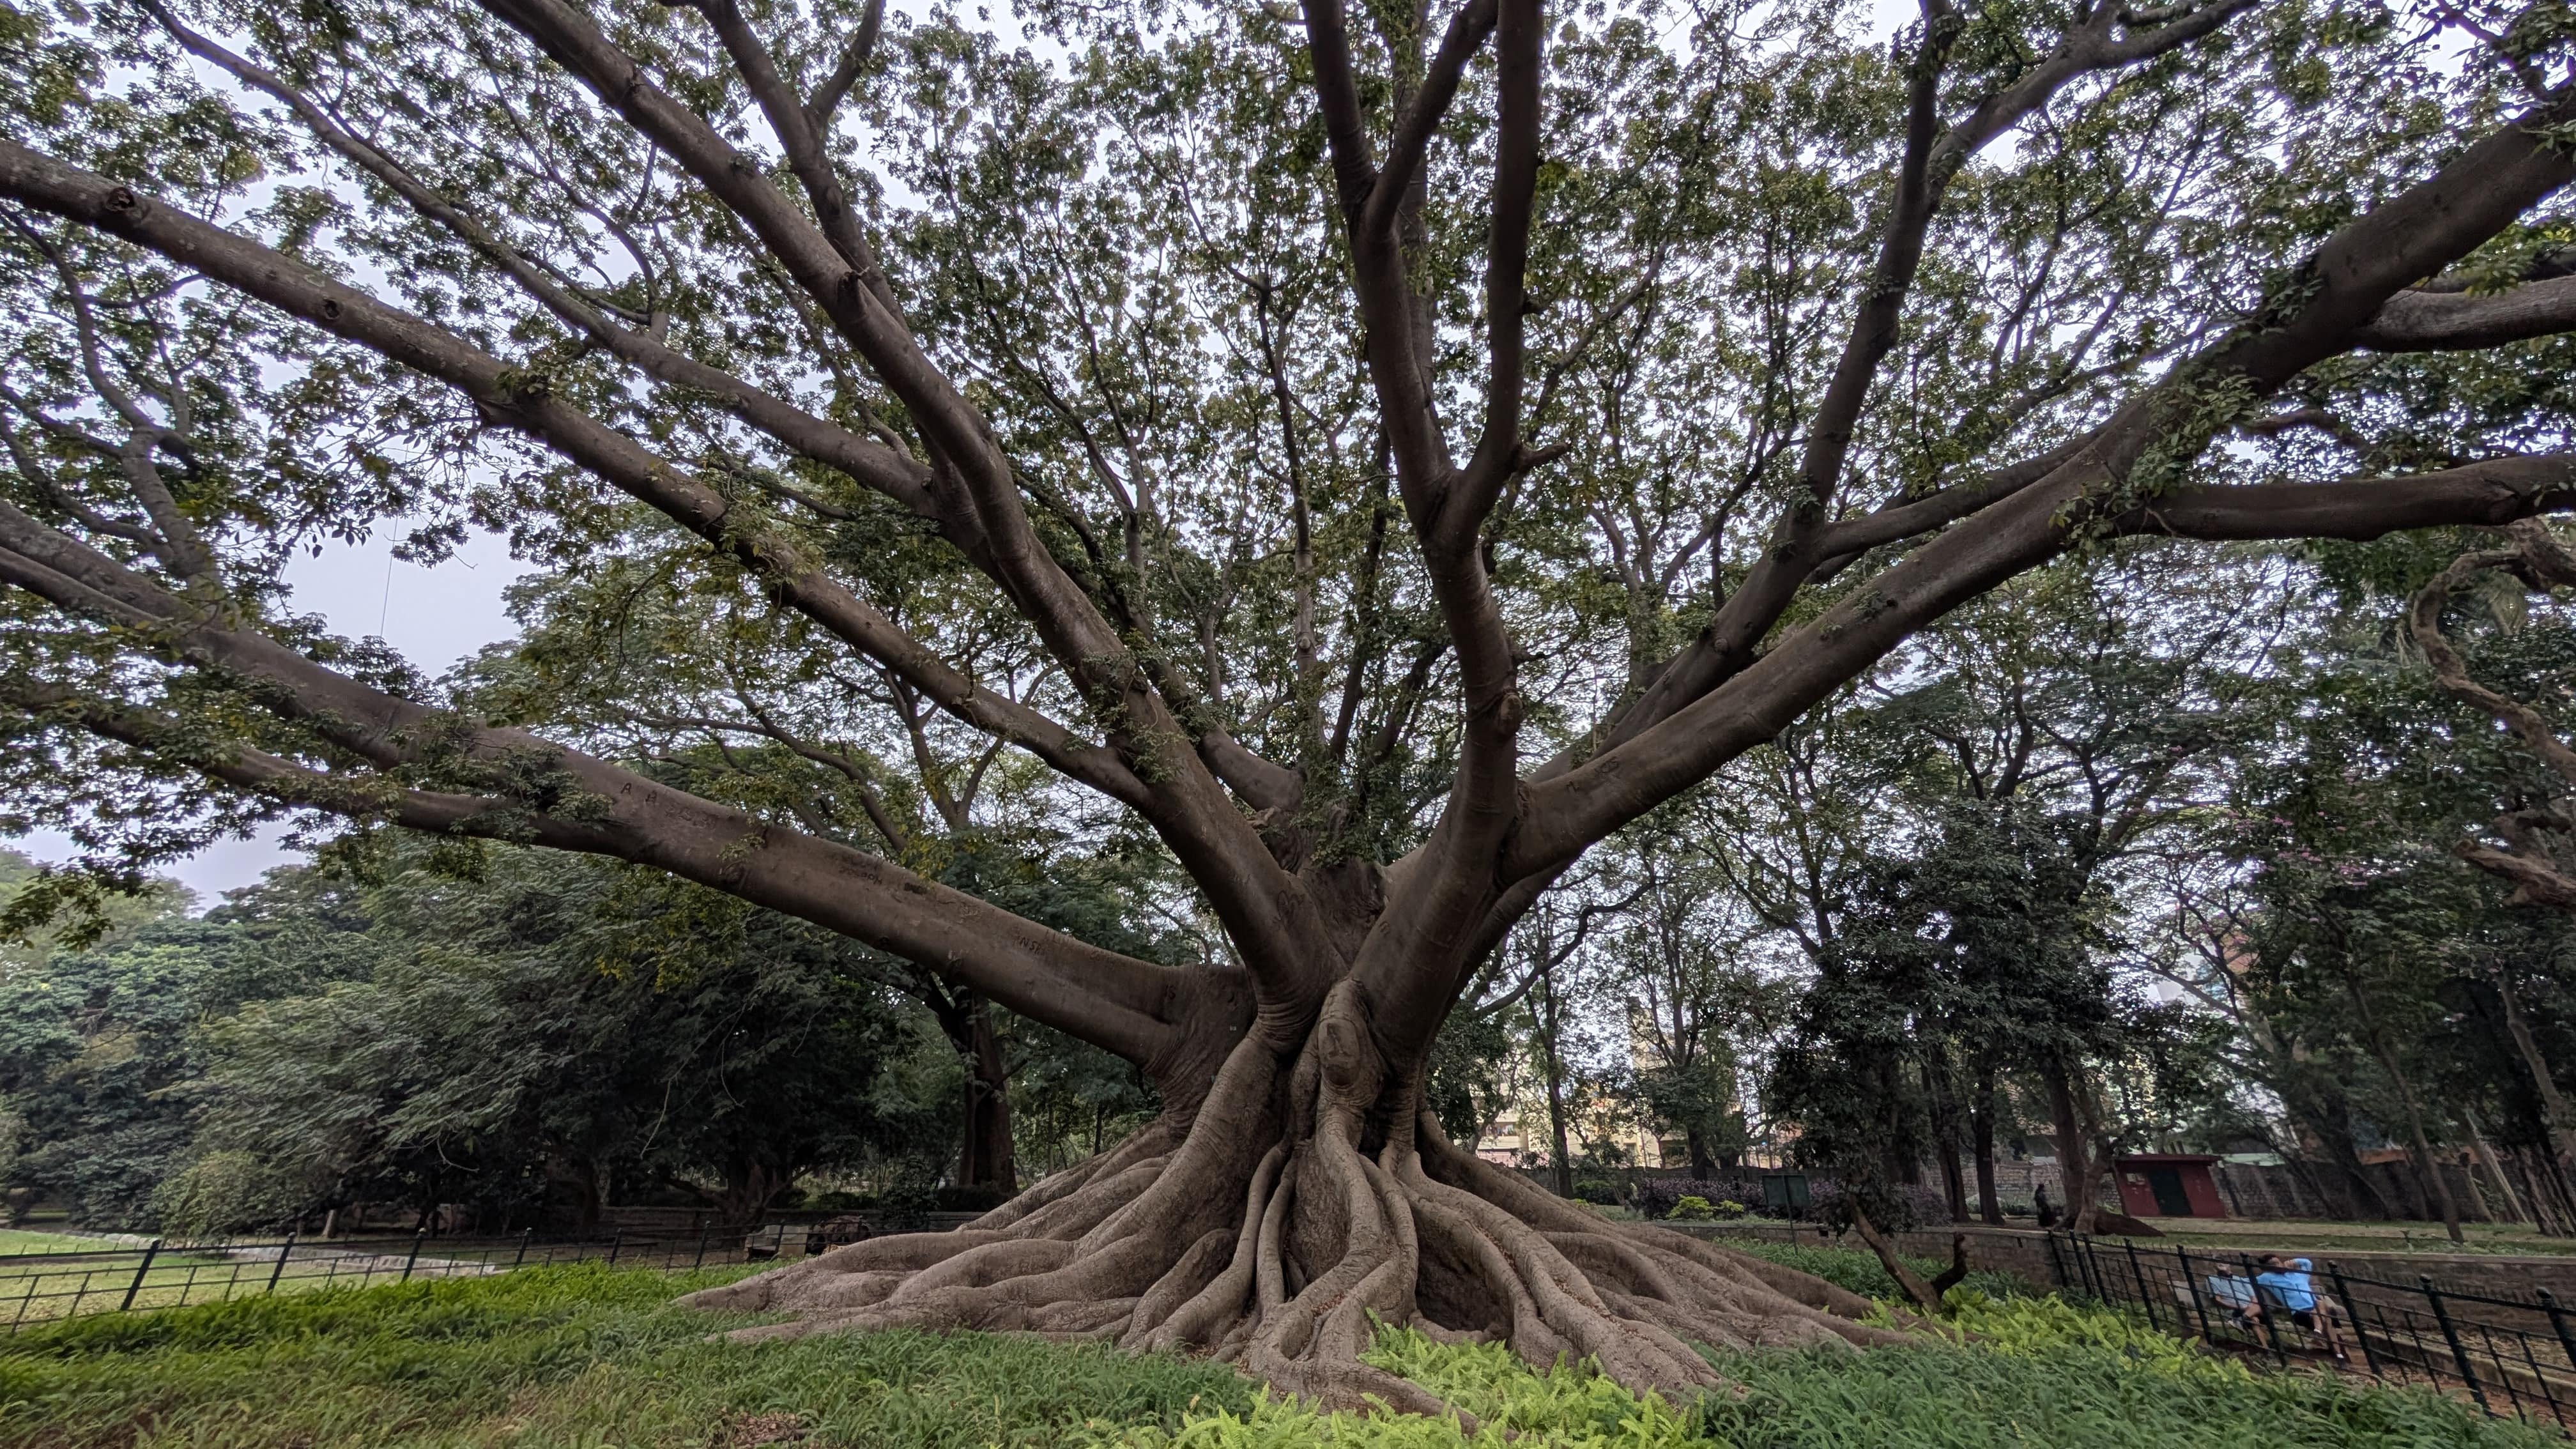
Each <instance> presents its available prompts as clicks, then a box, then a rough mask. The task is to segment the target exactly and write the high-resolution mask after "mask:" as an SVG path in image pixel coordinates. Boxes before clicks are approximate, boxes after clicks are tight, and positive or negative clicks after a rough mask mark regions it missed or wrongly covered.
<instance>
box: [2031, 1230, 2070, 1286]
mask: <svg viewBox="0 0 2576 1449" xmlns="http://www.w3.org/2000/svg"><path fill="white" fill-rule="evenodd" d="M2039 1236H2040V1241H2042V1242H2044V1243H2046V1244H2048V1271H2049V1272H2051V1273H2052V1274H2055V1275H2056V1277H2057V1286H2058V1287H2060V1288H2072V1287H2074V1286H2075V1285H2074V1284H2072V1283H2069V1282H2067V1281H2066V1260H2065V1259H2063V1258H2060V1257H2059V1256H2057V1234H2055V1233H2042V1234H2040V1235H2039Z"/></svg>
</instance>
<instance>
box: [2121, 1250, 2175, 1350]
mask: <svg viewBox="0 0 2576 1449" xmlns="http://www.w3.org/2000/svg"><path fill="white" fill-rule="evenodd" d="M2120 1246H2122V1247H2124V1248H2126V1249H2128V1250H2129V1276H2130V1277H2132V1278H2134V1279H2136V1280H2137V1283H2138V1306H2139V1307H2140V1308H2143V1309H2145V1310H2146V1313H2147V1326H2148V1327H2149V1328H2152V1329H2154V1330H2155V1331H2156V1332H2158V1333H2162V1332H2164V1330H2165V1324H2164V1320H2163V1319H2161V1318H2158V1317H2156V1300H2155V1299H2154V1298H2152V1297H2150V1296H2148V1294H2147V1270H2146V1269H2144V1268H2142V1267H2139V1266H2138V1240H2137V1239H2135V1238H2122V1239H2121V1240H2120Z"/></svg>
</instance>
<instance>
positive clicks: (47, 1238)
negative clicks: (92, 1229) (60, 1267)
mask: <svg viewBox="0 0 2576 1449" xmlns="http://www.w3.org/2000/svg"><path fill="white" fill-rule="evenodd" d="M128 1246H134V1245H130V1244H126V1243H118V1242H111V1241H109V1240H107V1239H105V1238H76V1237H73V1236H72V1235H71V1234H69V1233H31V1232H29V1231H27V1230H26V1229H24V1228H0V1258H5V1257H9V1256H11V1255H13V1254H18V1253H104V1252H111V1251H113V1250H115V1249H118V1248H123V1247H128Z"/></svg>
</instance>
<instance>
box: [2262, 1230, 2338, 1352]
mask: <svg viewBox="0 0 2576 1449" xmlns="http://www.w3.org/2000/svg"><path fill="white" fill-rule="evenodd" d="M2310 1271H2311V1269H2310V1265H2309V1263H2308V1260H2307V1259H2305V1258H2287V1259H2285V1258H2283V1257H2282V1256H2281V1255H2280V1254H2278V1253H2273V1254H2271V1255H2269V1256H2267V1257H2266V1258H2264V1259H2263V1271H2262V1272H2260V1273H2257V1274H2255V1275H2254V1286H2255V1287H2256V1288H2259V1289H2261V1290H2262V1299H2263V1302H2264V1304H2265V1305H2267V1306H2269V1307H2275V1308H2278V1309H2280V1310H2281V1311H2283V1312H2285V1313H2287V1314H2289V1315H2290V1322H2292V1323H2294V1324H2296V1325H2298V1328H2299V1331H2300V1332H2302V1333H2311V1334H2315V1335H2316V1336H2317V1337H2318V1338H2320V1339H2322V1340H2324V1341H2325V1346H2326V1349H2327V1351H2328V1352H2330V1353H2332V1354H2333V1355H2334V1356H2335V1357H2336V1358H2339V1359H2340V1358H2343V1357H2345V1354H2344V1351H2343V1344H2342V1343H2341V1342H2339V1341H2338V1340H2337V1338H2336V1335H2335V1326H2336V1322H2337V1320H2338V1319H2340V1318H2342V1316H2343V1306H2342V1305H2341V1304H2338V1303H2336V1302H2335V1301H2334V1300H2333V1299H2331V1298H2328V1297H2326V1296H2325V1295H2323V1294H2321V1293H2319V1292H2317V1288H2316V1280H2315V1279H2314V1278H2312V1277H2310V1276H2309V1273H2310Z"/></svg>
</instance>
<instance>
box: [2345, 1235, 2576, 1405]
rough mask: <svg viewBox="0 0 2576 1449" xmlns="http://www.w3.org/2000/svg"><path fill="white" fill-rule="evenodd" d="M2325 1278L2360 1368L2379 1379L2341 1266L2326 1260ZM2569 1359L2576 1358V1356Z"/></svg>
mask: <svg viewBox="0 0 2576 1449" xmlns="http://www.w3.org/2000/svg"><path fill="white" fill-rule="evenodd" d="M2326 1276H2327V1277H2329V1278H2332V1279H2333V1280H2334V1285H2335V1303H2336V1304H2337V1305H2338V1306H2340V1307H2341V1308H2342V1309H2343V1321H2344V1322H2345V1323H2347V1324H2350V1325H2351V1326H2352V1341H2353V1342H2355V1343H2357V1344H2360V1345H2361V1363H2362V1367H2364V1368H2366V1369H2369V1370H2370V1376H2371V1377H2372V1378H2377V1377H2379V1355H2377V1354H2375V1353H2372V1352H2371V1351H2370V1335H2369V1334H2367V1333H2364V1332H2362V1331H2361V1310H2360V1309H2358V1308H2355V1307H2354V1306H2353V1303H2352V1290H2351V1289H2349V1288H2346V1287H2345V1286H2343V1265H2342V1264H2341V1263H2338V1262H2336V1261H2335V1260H2334V1259H2332V1258H2328V1259H2326ZM2540 1294H2541V1296H2542V1297H2544V1298H2546V1297H2548V1296H2549V1290H2548V1289H2546V1288H2543V1289H2542V1290H2540ZM2570 1357H2571V1358H2576V1354H2571V1355H2570Z"/></svg>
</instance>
